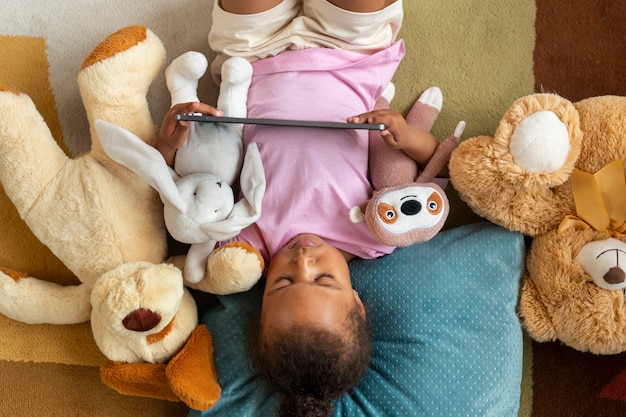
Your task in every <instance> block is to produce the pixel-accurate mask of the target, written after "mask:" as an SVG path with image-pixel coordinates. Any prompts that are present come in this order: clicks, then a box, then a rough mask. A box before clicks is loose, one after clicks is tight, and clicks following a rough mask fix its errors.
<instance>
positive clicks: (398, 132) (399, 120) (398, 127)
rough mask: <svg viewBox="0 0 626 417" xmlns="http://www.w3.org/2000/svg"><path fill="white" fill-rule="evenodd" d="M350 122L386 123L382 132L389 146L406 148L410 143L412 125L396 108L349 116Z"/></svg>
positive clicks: (381, 134)
mask: <svg viewBox="0 0 626 417" xmlns="http://www.w3.org/2000/svg"><path fill="white" fill-rule="evenodd" d="M348 123H373V124H380V123H382V124H384V125H385V127H386V129H385V130H382V131H381V132H380V136H382V138H383V140H384V141H385V143H386V144H387V146H389V147H391V148H394V149H404V148H405V147H407V146H409V145H410V140H411V132H410V130H411V127H410V126H409V125H408V124H407V122H406V120H405V119H404V117H403V116H402V115H401V114H400V113H398V112H397V111H395V110H391V109H383V110H374V111H371V112H368V113H363V114H360V115H358V116H353V117H349V118H348Z"/></svg>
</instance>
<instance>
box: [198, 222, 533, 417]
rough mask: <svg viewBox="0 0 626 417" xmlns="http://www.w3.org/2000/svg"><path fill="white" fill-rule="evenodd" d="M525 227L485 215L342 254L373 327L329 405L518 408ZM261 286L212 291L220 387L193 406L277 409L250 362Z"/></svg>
mask: <svg viewBox="0 0 626 417" xmlns="http://www.w3.org/2000/svg"><path fill="white" fill-rule="evenodd" d="M524 255H525V245H524V239H523V237H522V236H521V235H520V234H518V233H513V232H510V231H508V230H505V229H503V228H500V227H498V226H495V225H493V224H490V223H477V224H472V225H468V226H463V227H459V228H456V229H451V230H447V231H445V232H440V233H439V234H438V235H437V236H435V237H434V238H433V239H432V240H430V241H428V242H426V243H421V244H418V245H413V246H410V247H407V248H399V249H397V250H396V251H395V252H394V253H393V254H391V255H388V256H385V257H383V258H380V259H377V260H355V261H352V262H351V263H350V269H351V273H352V281H353V284H354V287H355V289H356V290H357V291H358V292H359V295H360V296H361V299H362V300H363V302H364V303H365V304H366V306H367V307H368V314H369V315H370V318H371V320H372V324H373V327H374V333H375V338H374V339H375V340H374V352H373V356H372V361H371V365H370V369H369V370H368V371H367V373H366V374H365V376H364V377H363V379H362V380H361V382H360V383H359V384H358V385H357V386H356V387H355V389H354V390H353V391H352V392H350V393H349V394H346V395H344V396H343V397H342V398H340V399H339V400H337V401H336V402H335V404H334V411H333V416H337V417H339V416H349V417H352V416H354V417H357V416H359V417H361V416H433V417H441V416H446V417H447V416H481V417H485V416H493V417H507V416H511V417H513V416H517V413H518V406H519V399H520V384H521V379H522V331H521V327H520V324H519V321H518V318H517V315H516V304H517V296H518V287H519V281H520V278H521V275H522V272H523V270H524ZM261 296H262V288H261V286H257V287H255V288H254V289H252V290H251V291H248V292H246V293H243V294H237V295H231V296H222V297H219V303H218V304H217V305H216V306H214V307H213V308H211V309H210V310H208V311H207V312H206V314H205V316H204V318H203V322H204V323H205V324H206V325H207V326H208V328H209V330H210V331H211V333H212V335H213V342H214V348H215V361H216V366H217V370H218V374H219V381H220V384H221V386H222V390H223V391H222V396H221V398H220V399H219V401H218V402H217V404H216V405H215V407H213V408H211V409H209V410H208V411H205V412H197V411H191V412H190V416H204V417H210V416H238V417H239V416H262V417H264V416H267V417H270V416H271V417H273V416H275V415H276V410H277V400H276V398H275V396H274V395H273V394H271V393H270V392H268V391H267V390H266V389H265V388H263V385H262V383H260V381H259V379H258V377H257V376H256V375H254V374H253V373H251V371H250V369H249V367H248V361H247V358H246V355H245V335H244V329H245V326H246V322H247V319H248V317H249V316H250V315H251V314H253V313H254V312H255V311H256V310H257V309H258V308H259V307H260V300H261Z"/></svg>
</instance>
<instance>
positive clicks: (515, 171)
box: [493, 94, 582, 188]
mask: <svg viewBox="0 0 626 417" xmlns="http://www.w3.org/2000/svg"><path fill="white" fill-rule="evenodd" d="M581 142H582V132H581V130H580V120H579V116H578V112H577V111H576V109H575V108H574V105H573V104H572V103H571V102H569V101H568V100H566V99H564V98H562V97H559V96H557V95H554V94H533V95H530V96H526V97H522V98H520V99H518V100H516V101H515V102H514V103H513V104H512V105H511V107H510V108H509V109H508V111H507V113H506V114H505V115H504V116H503V118H502V120H501V121H500V125H499V126H498V129H497V130H496V133H495V135H494V144H493V149H494V151H493V157H494V158H497V160H498V163H499V164H500V165H501V169H502V170H503V171H507V172H503V173H504V174H505V175H507V176H509V177H510V180H511V181H512V182H517V181H516V180H515V179H514V177H516V178H517V179H518V180H521V181H523V182H524V184H525V186H527V187H537V188H549V187H554V186H557V185H560V184H562V183H563V182H565V181H567V179H568V177H569V174H570V173H571V172H572V170H573V169H574V165H575V163H576V160H577V159H578V155H579V154H580V147H581ZM509 164H510V166H509Z"/></svg>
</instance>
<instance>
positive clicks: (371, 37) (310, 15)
mask: <svg viewBox="0 0 626 417" xmlns="http://www.w3.org/2000/svg"><path fill="white" fill-rule="evenodd" d="M402 18H403V10H402V0H397V1H396V2H394V3H392V4H391V5H389V6H387V7H385V8H384V9H383V10H380V11H377V12H372V13H355V12H351V11H348V10H344V9H341V8H339V7H337V6H335V5H333V4H332V3H330V2H329V1H327V0H304V1H303V0H284V1H282V2H281V3H280V4H278V5H277V6H276V7H274V8H272V9H270V10H267V11H265V12H262V13H257V14H250V15H242V14H233V13H228V12H226V11H224V10H223V9H222V8H221V7H220V6H219V1H218V0H215V5H214V7H213V23H212V27H211V31H210V32H209V45H210V47H211V49H213V50H214V51H215V52H216V53H217V58H216V60H215V61H214V62H213V65H212V67H211V71H212V73H213V76H214V77H215V76H219V69H220V67H221V65H222V63H223V61H224V59H225V58H226V57H228V56H240V57H244V58H247V59H249V60H250V61H254V60H257V59H263V58H267V57H271V56H275V55H277V54H279V53H281V52H284V51H286V50H293V49H304V48H336V49H344V50H348V51H354V52H361V53H372V52H376V51H379V50H380V49H383V48H386V47H388V46H389V45H391V43H392V42H393V41H394V40H395V39H396V36H397V35H398V31H399V30H400V26H401V24H402Z"/></svg>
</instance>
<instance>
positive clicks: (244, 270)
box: [196, 242, 265, 294]
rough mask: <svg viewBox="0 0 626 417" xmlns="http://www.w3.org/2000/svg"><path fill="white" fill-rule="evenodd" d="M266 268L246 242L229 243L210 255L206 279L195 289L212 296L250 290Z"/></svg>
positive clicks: (257, 252) (260, 258)
mask: <svg viewBox="0 0 626 417" xmlns="http://www.w3.org/2000/svg"><path fill="white" fill-rule="evenodd" d="M264 268H265V262H264V261H263V257H262V256H261V254H260V253H259V251H258V250H257V249H255V248H254V247H252V246H250V245H248V244H247V243H244V242H231V243H227V244H226V245H224V246H221V247H219V248H217V249H216V250H214V251H213V252H212V253H211V255H210V256H209V259H208V261H207V272H206V276H205V278H204V279H203V280H202V281H200V283H198V284H197V286H196V288H198V289H199V290H202V291H205V292H208V293H211V294H234V293H238V292H243V291H247V290H249V289H250V288H252V287H253V286H254V284H256V283H257V282H258V281H259V279H261V275H262V274H263V269H264Z"/></svg>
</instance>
